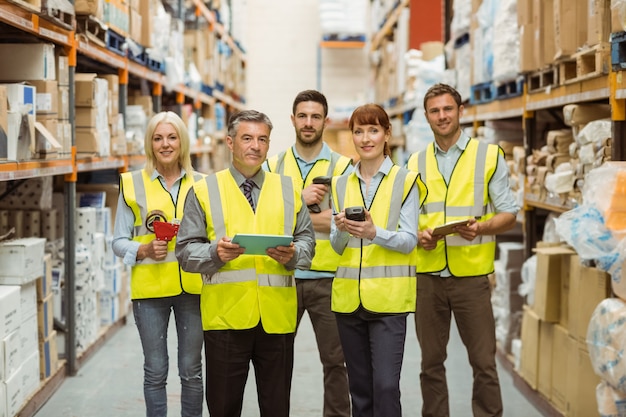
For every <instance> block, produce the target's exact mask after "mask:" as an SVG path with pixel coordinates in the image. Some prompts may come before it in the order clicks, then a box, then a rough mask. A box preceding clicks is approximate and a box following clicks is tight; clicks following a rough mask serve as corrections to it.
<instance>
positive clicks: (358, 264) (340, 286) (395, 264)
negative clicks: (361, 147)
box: [331, 165, 423, 313]
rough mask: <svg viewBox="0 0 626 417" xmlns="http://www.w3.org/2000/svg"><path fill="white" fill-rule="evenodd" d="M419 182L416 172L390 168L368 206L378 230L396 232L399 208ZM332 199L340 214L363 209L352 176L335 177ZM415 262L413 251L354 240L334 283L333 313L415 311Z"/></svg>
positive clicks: (341, 261) (368, 241) (351, 174)
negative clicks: (351, 208)
mask: <svg viewBox="0 0 626 417" xmlns="http://www.w3.org/2000/svg"><path fill="white" fill-rule="evenodd" d="M416 181H418V182H419V181H420V180H419V177H418V175H417V173H415V172H410V171H408V170H406V169H404V168H400V167H399V166H396V165H394V166H393V167H392V169H391V171H390V172H389V174H388V175H386V176H385V178H383V180H382V181H381V183H380V186H379V187H378V190H377V191H376V195H375V196H374V199H373V201H372V204H371V206H370V208H369V212H370V215H371V216H372V220H373V221H374V223H375V224H376V225H377V226H379V227H384V228H386V229H387V230H392V231H393V230H397V229H398V222H399V219H400V209H401V207H402V204H403V203H404V201H405V199H406V197H407V196H408V194H409V191H411V188H412V187H413V186H414V185H415V183H416ZM420 188H422V189H423V187H422V186H420ZM332 197H333V204H334V205H335V207H336V208H337V210H338V211H341V210H343V209H344V208H346V207H350V206H365V204H364V200H363V196H362V194H361V186H360V184H359V178H358V177H357V176H356V173H354V172H353V173H350V174H348V175H342V176H340V177H336V178H333V184H332ZM416 260H417V256H416V251H415V250H413V251H411V252H410V253H408V254H405V253H400V252H397V251H394V250H390V249H385V248H383V247H381V246H379V245H376V244H373V243H372V241H371V240H369V239H358V238H355V237H352V236H351V237H350V240H349V241H348V244H347V246H346V248H345V250H344V252H343V255H342V256H341V260H340V262H339V267H338V268H337V273H336V275H335V279H334V280H333V290H332V301H331V305H332V310H333V311H335V312H338V313H352V312H354V311H355V310H356V309H357V308H359V305H362V306H363V307H364V308H365V309H367V310H368V311H371V312H375V313H405V312H412V311H415V298H416V276H415V263H416Z"/></svg>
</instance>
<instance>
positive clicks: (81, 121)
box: [74, 107, 99, 129]
mask: <svg viewBox="0 0 626 417" xmlns="http://www.w3.org/2000/svg"><path fill="white" fill-rule="evenodd" d="M98 111H99V110H98V109H97V108H96V107H76V113H75V115H76V118H75V119H74V120H75V121H76V122H75V123H76V127H77V128H93V129H96V128H97V120H98Z"/></svg>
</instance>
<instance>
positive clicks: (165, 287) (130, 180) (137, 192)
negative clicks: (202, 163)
mask: <svg viewBox="0 0 626 417" xmlns="http://www.w3.org/2000/svg"><path fill="white" fill-rule="evenodd" d="M202 177H203V175H202V174H199V173H192V177H190V176H189V175H185V176H184V177H183V178H182V180H181V182H180V187H179V192H178V198H177V203H176V204H174V201H173V199H172V196H171V195H170V194H169V192H168V191H167V190H165V188H164V187H163V186H162V185H161V182H160V181H159V179H158V178H155V179H154V181H152V180H151V179H150V175H149V174H148V173H147V172H146V171H145V170H139V171H132V172H126V173H123V174H122V175H121V176H120V189H121V192H122V194H123V197H124V201H125V202H126V204H127V205H128V207H129V208H130V209H131V210H132V212H133V215H134V216H135V220H134V228H133V240H134V241H136V242H139V243H141V244H146V243H150V242H151V241H152V240H154V239H155V235H154V232H153V231H151V230H149V229H148V227H147V224H146V223H147V221H148V220H149V218H151V217H152V216H156V218H158V219H160V220H163V221H172V220H173V219H179V220H180V219H181V218H182V216H183V207H184V200H185V197H186V196H187V191H189V189H191V187H192V183H193V182H194V181H195V180H199V179H201V178H202ZM163 217H165V218H163ZM175 247H176V238H174V239H172V240H171V241H170V242H168V245H167V255H166V257H165V259H164V260H160V261H156V260H154V259H151V258H145V259H142V260H140V261H138V262H137V263H136V264H135V266H133V267H132V275H131V298H132V299H145V298H161V297H171V296H175V295H179V294H181V293H182V292H186V293H189V294H200V290H201V287H202V278H201V276H200V274H197V273H190V272H184V271H183V270H182V269H180V267H179V265H178V260H177V259H176V256H175V254H174V249H175Z"/></svg>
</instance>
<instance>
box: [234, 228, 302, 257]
mask: <svg viewBox="0 0 626 417" xmlns="http://www.w3.org/2000/svg"><path fill="white" fill-rule="evenodd" d="M292 241H293V236H287V235H252V234H245V233H237V234H236V235H235V236H234V237H233V240H232V242H233V243H237V244H239V246H241V247H242V248H246V251H245V252H244V254H245V255H266V253H265V251H266V250H267V249H268V248H275V247H276V246H289V244H290V243H291V242H292Z"/></svg>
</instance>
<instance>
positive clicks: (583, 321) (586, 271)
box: [570, 266, 611, 343]
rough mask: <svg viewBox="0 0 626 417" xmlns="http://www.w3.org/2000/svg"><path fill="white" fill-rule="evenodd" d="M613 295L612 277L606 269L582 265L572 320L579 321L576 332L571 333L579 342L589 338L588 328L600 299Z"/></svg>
mask: <svg viewBox="0 0 626 417" xmlns="http://www.w3.org/2000/svg"><path fill="white" fill-rule="evenodd" d="M610 295H611V277H610V275H609V274H607V273H606V272H604V271H601V270H599V269H597V268H591V267H587V266H581V267H580V282H579V284H578V302H577V303H576V304H575V308H574V309H573V310H574V312H575V314H574V316H573V317H570V320H576V321H577V322H578V323H577V324H576V326H575V328H576V330H577V332H576V333H573V334H571V335H572V337H576V338H577V339H578V341H579V342H581V343H585V341H586V340H587V328H588V327H589V321H590V320H591V316H592V314H593V311H594V310H595V309H596V307H597V306H598V304H600V301H602V300H604V299H605V298H607V297H609V296H610Z"/></svg>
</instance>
